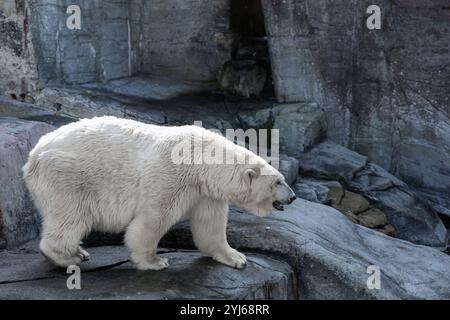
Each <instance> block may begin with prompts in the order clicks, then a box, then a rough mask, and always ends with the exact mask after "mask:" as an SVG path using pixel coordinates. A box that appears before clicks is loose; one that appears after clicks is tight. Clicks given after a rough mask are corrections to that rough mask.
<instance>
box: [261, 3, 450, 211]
mask: <svg viewBox="0 0 450 320" xmlns="http://www.w3.org/2000/svg"><path fill="white" fill-rule="evenodd" d="M371 4H373V3H372V1H366V0H364V1H355V0H351V1H326V0H323V1H317V0H286V1H281V0H263V6H264V10H265V14H266V27H267V29H268V36H269V45H270V51H271V55H272V66H273V73H274V80H275V86H276V92H277V97H278V100H280V101H281V102H294V101H311V102H317V103H318V104H319V105H321V106H322V107H323V108H325V109H326V110H327V124H328V130H327V133H328V137H329V138H330V139H332V140H334V141H336V142H338V143H340V144H343V145H345V146H349V147H350V148H351V149H354V150H356V151H358V152H360V153H362V154H364V155H367V156H369V158H370V159H371V160H372V161H374V162H375V163H379V164H380V165H382V166H383V167H384V168H386V169H387V170H389V171H390V172H392V173H394V174H395V175H397V176H399V177H400V178H402V179H403V180H404V181H405V182H407V183H409V184H411V185H413V186H414V187H416V188H419V189H421V190H422V191H426V192H427V193H431V194H433V195H439V196H440V197H441V200H438V202H440V204H441V209H442V210H445V209H444V207H449V202H450V201H448V202H447V203H446V202H445V201H444V200H442V197H444V198H447V200H449V197H450V194H449V192H448V190H450V185H449V184H450V178H449V177H450V163H449V162H448V159H449V158H450V119H449V114H450V104H449V100H448V99H449V93H450V76H449V72H448V68H449V65H450V54H449V47H448V46H449V43H450V33H449V30H450V9H449V6H448V1H445V0H433V1H419V0H416V1H407V0H399V1H392V0H384V1H378V3H377V5H379V6H380V8H381V19H382V28H381V30H369V29H368V28H366V19H367V17H368V14H366V9H367V7H368V6H369V5H371Z"/></svg>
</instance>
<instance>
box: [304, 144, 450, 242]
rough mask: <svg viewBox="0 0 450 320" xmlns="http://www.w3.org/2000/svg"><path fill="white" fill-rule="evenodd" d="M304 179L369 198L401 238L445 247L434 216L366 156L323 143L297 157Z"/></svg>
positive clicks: (445, 238) (443, 231)
mask: <svg viewBox="0 0 450 320" xmlns="http://www.w3.org/2000/svg"><path fill="white" fill-rule="evenodd" d="M299 162H300V172H301V173H302V174H303V175H306V176H312V177H315V178H322V179H328V180H338V181H340V182H342V183H344V184H345V185H346V186H347V187H348V188H349V189H351V190H353V191H356V192H359V193H361V194H362V195H364V196H365V197H366V198H368V199H371V202H372V205H374V206H375V207H378V208H379V209H381V210H382V211H384V212H385V213H386V214H387V216H388V221H389V223H390V224H392V225H393V226H394V227H395V229H396V230H397V231H398V232H397V236H398V237H399V238H401V239H405V240H408V241H412V242H414V243H418V244H426V245H430V246H436V247H440V248H445V247H446V246H447V241H448V235H447V231H446V229H445V227H444V225H443V224H442V222H441V220H440V219H439V217H438V216H437V214H436V213H435V212H434V211H433V210H432V209H431V208H430V207H429V206H427V205H426V204H425V203H423V202H422V201H420V200H419V199H418V198H417V197H416V195H415V194H414V193H413V191H412V190H410V189H409V188H408V187H407V186H406V184H405V183H403V182H402V181H400V180H399V179H397V178H396V177H394V176H392V175H391V174H389V173H388V172H387V171H386V170H384V169H382V168H381V167H379V166H377V165H375V164H373V163H371V162H369V161H368V160H367V157H364V156H362V155H359V154H357V153H356V152H353V151H351V150H348V149H346V148H344V147H342V146H339V145H336V144H334V143H331V142H324V143H322V144H319V145H318V146H317V147H315V148H314V149H312V150H311V151H310V152H307V153H305V154H303V155H302V156H301V157H300V158H299Z"/></svg>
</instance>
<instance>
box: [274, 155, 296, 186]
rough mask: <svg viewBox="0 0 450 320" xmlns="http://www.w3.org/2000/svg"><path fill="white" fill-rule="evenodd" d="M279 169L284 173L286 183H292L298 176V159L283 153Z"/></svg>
mask: <svg viewBox="0 0 450 320" xmlns="http://www.w3.org/2000/svg"><path fill="white" fill-rule="evenodd" d="M278 170H279V171H280V172H281V173H282V174H283V175H284V178H285V179H286V183H287V184H289V185H292V184H293V183H294V182H295V180H297V177H298V160H297V159H295V158H293V157H288V156H286V155H283V154H282V155H281V156H280V167H279V168H278Z"/></svg>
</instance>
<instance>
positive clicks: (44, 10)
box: [28, 0, 131, 86]
mask: <svg viewBox="0 0 450 320" xmlns="http://www.w3.org/2000/svg"><path fill="white" fill-rule="evenodd" d="M28 3H29V8H30V29H31V31H32V32H33V34H34V41H33V44H34V47H35V52H36V58H37V65H38V69H39V77H40V80H41V81H42V83H41V86H45V85H46V84H48V83H52V84H55V83H56V84H61V83H62V84H79V83H86V82H93V81H104V80H109V79H114V78H120V77H126V76H128V75H130V72H131V67H130V57H131V53H130V52H131V48H130V46H129V25H130V23H129V15H128V8H129V5H128V1H127V0H115V1H103V0H77V1H72V0H51V1H45V2H44V1H40V0H28ZM69 5H79V6H80V8H81V10H82V11H81V29H80V30H70V29H69V28H67V27H66V20H67V18H68V17H69V14H67V13H66V10H67V7H68V6H69Z"/></svg>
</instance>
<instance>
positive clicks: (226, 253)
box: [190, 198, 247, 269]
mask: <svg viewBox="0 0 450 320" xmlns="http://www.w3.org/2000/svg"><path fill="white" fill-rule="evenodd" d="M227 216H228V205H227V203H226V202H224V201H219V200H213V199H209V198H204V199H202V200H200V202H199V203H198V204H197V205H196V206H195V207H194V208H193V209H192V210H191V212H190V220H191V229H192V235H193V237H194V242H195V244H196V245H197V248H198V249H199V250H200V251H201V252H202V253H204V254H206V255H208V256H211V257H212V258H213V259H214V260H216V261H218V262H221V263H223V264H226V265H228V266H231V267H233V268H237V269H242V268H244V266H245V264H246V263H247V258H246V257H245V255H244V254H242V253H240V252H238V251H237V250H235V249H233V248H231V247H230V245H229V244H228V241H227V235H226V229H227Z"/></svg>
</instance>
